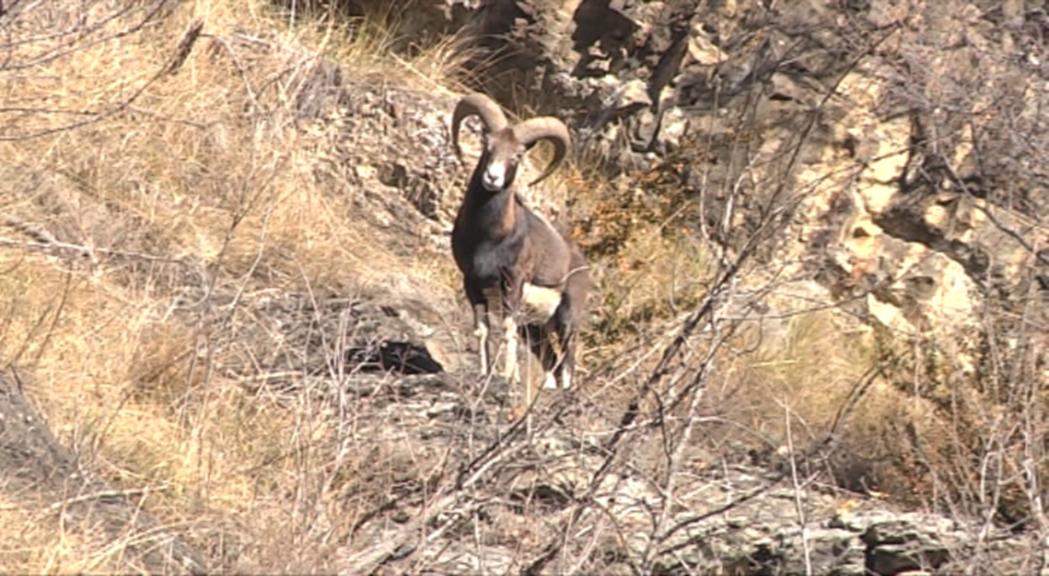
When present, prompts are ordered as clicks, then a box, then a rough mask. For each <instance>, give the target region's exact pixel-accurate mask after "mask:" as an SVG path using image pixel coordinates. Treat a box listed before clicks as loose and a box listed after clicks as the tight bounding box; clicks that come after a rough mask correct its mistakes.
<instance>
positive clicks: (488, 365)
mask: <svg viewBox="0 0 1049 576" xmlns="http://www.w3.org/2000/svg"><path fill="white" fill-rule="evenodd" d="M465 284H466V285H465V288H466V297H467V299H469V300H470V306H471V307H472V308H473V313H474V335H475V336H477V340H478V347H477V350H478V354H479V355H480V357H481V374H482V375H484V376H488V375H489V374H491V373H492V364H493V362H492V347H491V346H492V339H491V338H490V327H491V324H492V322H491V316H489V310H488V300H487V299H486V298H485V296H484V291H482V290H480V289H478V288H477V287H476V286H475V285H474V284H472V283H470V282H465Z"/></svg>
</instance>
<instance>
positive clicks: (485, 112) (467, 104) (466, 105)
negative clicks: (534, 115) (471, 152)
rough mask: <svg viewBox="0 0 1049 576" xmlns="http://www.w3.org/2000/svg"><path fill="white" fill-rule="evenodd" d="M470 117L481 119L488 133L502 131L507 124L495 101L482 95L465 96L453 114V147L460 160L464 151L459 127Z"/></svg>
mask: <svg viewBox="0 0 1049 576" xmlns="http://www.w3.org/2000/svg"><path fill="white" fill-rule="evenodd" d="M470 116H477V117H479V118H480V119H481V122H483V123H484V129H485V130H487V131H488V132H497V131H499V130H502V129H503V128H505V127H506V124H507V122H506V115H505V114H503V111H502V109H501V108H499V104H497V103H496V102H495V100H492V99H491V98H489V97H488V96H485V95H484V94H481V93H476V94H470V95H469V96H463V98H462V100H459V103H458V104H456V105H455V112H454V113H453V114H452V146H454V147H455V155H456V156H458V157H459V158H462V156H463V151H462V149H460V148H459V127H460V126H461V125H462V123H463V120H466V119H467V118H469V117H470Z"/></svg>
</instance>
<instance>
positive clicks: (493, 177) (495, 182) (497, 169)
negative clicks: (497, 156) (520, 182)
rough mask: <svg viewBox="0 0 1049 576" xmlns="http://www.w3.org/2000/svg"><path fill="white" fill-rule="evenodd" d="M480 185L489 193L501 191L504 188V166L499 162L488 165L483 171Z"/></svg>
mask: <svg viewBox="0 0 1049 576" xmlns="http://www.w3.org/2000/svg"><path fill="white" fill-rule="evenodd" d="M481 184H483V185H484V187H485V189H487V190H488V191H489V192H497V191H499V190H502V189H503V187H504V186H506V164H503V163H501V162H500V163H492V164H489V165H488V168H487V169H485V171H484V176H482V177H481Z"/></svg>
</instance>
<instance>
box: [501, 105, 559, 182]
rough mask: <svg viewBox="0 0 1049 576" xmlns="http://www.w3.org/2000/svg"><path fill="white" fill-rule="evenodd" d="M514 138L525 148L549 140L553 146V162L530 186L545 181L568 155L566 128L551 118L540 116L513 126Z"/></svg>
mask: <svg viewBox="0 0 1049 576" xmlns="http://www.w3.org/2000/svg"><path fill="white" fill-rule="evenodd" d="M514 136H516V137H517V140H518V141H520V142H521V144H524V145H525V146H531V145H532V144H534V143H536V142H538V141H540V140H549V141H550V142H551V143H552V144H553V145H554V158H553V160H551V161H550V165H549V166H547V167H546V170H545V171H543V173H542V174H540V175H539V177H538V178H536V179H535V180H533V181H532V183H531V184H530V185H535V184H538V183H539V182H542V181H543V180H545V179H546V177H547V176H549V175H551V174H553V173H554V170H557V167H558V166H560V165H561V162H562V161H564V159H565V155H567V154H568V147H569V146H571V145H572V137H571V136H569V135H568V127H566V126H565V124H564V122H561V121H560V120H558V119H557V118H554V117H553V116H542V117H539V118H532V119H530V120H525V121H524V122H521V123H520V124H518V125H517V126H514Z"/></svg>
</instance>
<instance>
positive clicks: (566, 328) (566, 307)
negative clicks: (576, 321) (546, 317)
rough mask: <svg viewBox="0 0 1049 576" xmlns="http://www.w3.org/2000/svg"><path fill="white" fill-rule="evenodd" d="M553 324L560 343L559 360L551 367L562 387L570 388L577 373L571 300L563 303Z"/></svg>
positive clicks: (564, 388) (554, 376)
mask: <svg viewBox="0 0 1049 576" xmlns="http://www.w3.org/2000/svg"><path fill="white" fill-rule="evenodd" d="M551 324H553V330H552V332H555V333H556V335H557V344H558V350H557V357H556V360H557V361H556V363H555V364H554V365H553V366H552V367H551V372H552V375H553V378H554V379H555V380H556V382H557V384H559V385H560V387H561V389H563V390H568V389H570V388H571V387H572V377H573V376H574V375H575V374H574V372H575V338H576V334H575V326H574V325H573V323H572V309H571V304H570V302H568V301H567V300H566V301H564V302H563V303H562V306H561V307H559V308H558V310H557V314H556V315H555V317H554V318H553V319H551ZM557 384H555V386H556V385H557Z"/></svg>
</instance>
